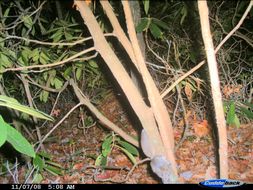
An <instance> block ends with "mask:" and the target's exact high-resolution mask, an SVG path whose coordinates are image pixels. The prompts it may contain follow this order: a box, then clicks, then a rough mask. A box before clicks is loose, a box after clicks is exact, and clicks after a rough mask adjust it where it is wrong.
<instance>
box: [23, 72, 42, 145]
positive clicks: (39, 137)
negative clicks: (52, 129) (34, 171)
mask: <svg viewBox="0 0 253 190" xmlns="http://www.w3.org/2000/svg"><path fill="white" fill-rule="evenodd" d="M20 79H21V81H22V83H23V85H24V88H25V93H26V97H27V100H28V103H29V106H30V107H31V108H34V106H33V102H32V95H31V92H30V88H29V83H28V82H27V80H26V79H25V75H24V74H21V75H20ZM32 118H33V121H34V122H35V128H36V133H37V137H38V140H39V141H41V139H42V137H41V132H40V128H39V127H38V126H37V122H38V120H37V118H36V117H34V116H33V117H32ZM42 149H44V146H43V145H42Z"/></svg>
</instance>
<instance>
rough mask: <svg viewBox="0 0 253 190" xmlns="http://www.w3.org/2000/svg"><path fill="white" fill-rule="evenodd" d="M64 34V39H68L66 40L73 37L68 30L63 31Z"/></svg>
mask: <svg viewBox="0 0 253 190" xmlns="http://www.w3.org/2000/svg"><path fill="white" fill-rule="evenodd" d="M64 36H65V39H66V40H68V41H69V40H72V39H73V36H72V34H70V33H68V32H65V33H64Z"/></svg>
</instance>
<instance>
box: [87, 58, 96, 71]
mask: <svg viewBox="0 0 253 190" xmlns="http://www.w3.org/2000/svg"><path fill="white" fill-rule="evenodd" d="M88 63H89V65H90V66H91V67H93V68H96V69H97V68H98V64H97V62H96V61H94V60H92V59H91V60H89V61H88Z"/></svg>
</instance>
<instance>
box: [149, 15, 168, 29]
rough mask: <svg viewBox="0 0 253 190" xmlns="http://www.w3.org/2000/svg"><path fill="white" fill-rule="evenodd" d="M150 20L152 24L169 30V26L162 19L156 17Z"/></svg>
mask: <svg viewBox="0 0 253 190" xmlns="http://www.w3.org/2000/svg"><path fill="white" fill-rule="evenodd" d="M152 22H153V23H154V24H156V25H157V26H160V27H161V28H163V29H165V30H169V29H170V27H169V26H168V25H167V24H166V23H165V22H163V21H161V20H159V19H156V18H152Z"/></svg>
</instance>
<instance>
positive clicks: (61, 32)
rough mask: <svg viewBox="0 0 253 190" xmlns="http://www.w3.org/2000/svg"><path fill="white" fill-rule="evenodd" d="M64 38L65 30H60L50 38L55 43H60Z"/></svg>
mask: <svg viewBox="0 0 253 190" xmlns="http://www.w3.org/2000/svg"><path fill="white" fill-rule="evenodd" d="M62 36H63V30H62V29H59V30H57V32H55V33H54V34H53V35H52V36H50V37H49V38H51V39H53V42H59V41H60V39H61V38H62Z"/></svg>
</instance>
